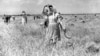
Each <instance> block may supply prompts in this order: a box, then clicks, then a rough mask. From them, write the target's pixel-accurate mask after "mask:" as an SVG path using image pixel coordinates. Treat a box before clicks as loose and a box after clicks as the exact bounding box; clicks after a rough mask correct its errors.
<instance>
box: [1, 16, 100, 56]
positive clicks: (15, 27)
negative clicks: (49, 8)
mask: <svg viewBox="0 0 100 56" xmlns="http://www.w3.org/2000/svg"><path fill="white" fill-rule="evenodd" d="M62 16H63V17H64V19H63V20H62V21H63V27H64V28H66V30H67V32H66V35H68V36H69V37H70V38H71V39H67V38H66V37H64V35H63V32H61V41H59V42H57V44H56V45H49V44H48V41H46V38H47V37H45V29H43V28H42V27H41V26H40V25H39V24H40V23H41V22H43V19H36V20H33V16H29V17H28V23H27V24H26V25H22V24H21V17H16V20H15V21H13V20H11V22H10V23H9V24H8V25H7V24H5V23H4V22H3V20H2V19H1V18H0V56H100V15H99V14H97V15H96V14H74V15H73V14H69V15H62Z"/></svg>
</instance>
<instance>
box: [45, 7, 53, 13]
mask: <svg viewBox="0 0 100 56" xmlns="http://www.w3.org/2000/svg"><path fill="white" fill-rule="evenodd" d="M44 12H45V13H46V14H47V15H50V14H52V7H45V9H44Z"/></svg>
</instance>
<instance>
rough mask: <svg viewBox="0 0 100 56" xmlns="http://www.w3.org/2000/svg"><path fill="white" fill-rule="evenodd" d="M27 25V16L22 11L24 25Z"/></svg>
mask: <svg viewBox="0 0 100 56" xmlns="http://www.w3.org/2000/svg"><path fill="white" fill-rule="evenodd" d="M26 23H27V14H26V12H25V11H22V24H23V25H25V24H26Z"/></svg>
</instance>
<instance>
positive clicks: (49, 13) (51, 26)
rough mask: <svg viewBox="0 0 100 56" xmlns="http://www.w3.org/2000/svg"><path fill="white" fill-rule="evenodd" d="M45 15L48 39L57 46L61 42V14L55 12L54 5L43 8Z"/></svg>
mask: <svg viewBox="0 0 100 56" xmlns="http://www.w3.org/2000/svg"><path fill="white" fill-rule="evenodd" d="M43 15H44V18H45V22H44V26H45V28H46V38H47V39H48V40H49V42H52V43H54V44H56V42H57V41H60V40H61V36H60V27H59V26H61V27H62V25H61V24H60V19H59V16H60V14H59V13H57V12H56V10H54V8H53V6H52V5H45V6H44V8H43Z"/></svg>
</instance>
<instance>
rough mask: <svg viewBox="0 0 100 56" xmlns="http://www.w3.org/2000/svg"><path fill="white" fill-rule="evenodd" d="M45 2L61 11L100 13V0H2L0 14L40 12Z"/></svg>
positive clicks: (0, 1)
mask: <svg viewBox="0 0 100 56" xmlns="http://www.w3.org/2000/svg"><path fill="white" fill-rule="evenodd" d="M45 4H52V5H54V7H55V8H56V9H57V11H59V12H61V13H99V12H100V0H0V14H6V13H7V14H19V13H21V11H22V10H25V11H26V12H27V13H31V14H39V13H41V12H42V9H43V6H44V5H45Z"/></svg>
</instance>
